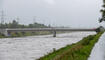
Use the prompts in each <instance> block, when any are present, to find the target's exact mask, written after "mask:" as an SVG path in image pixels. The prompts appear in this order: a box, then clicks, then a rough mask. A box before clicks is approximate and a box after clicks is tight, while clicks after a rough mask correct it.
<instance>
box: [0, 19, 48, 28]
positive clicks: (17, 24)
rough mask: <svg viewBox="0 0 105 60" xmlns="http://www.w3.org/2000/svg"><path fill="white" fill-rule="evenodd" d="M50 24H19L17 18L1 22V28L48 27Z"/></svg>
mask: <svg viewBox="0 0 105 60" xmlns="http://www.w3.org/2000/svg"><path fill="white" fill-rule="evenodd" d="M47 27H48V26H46V25H44V24H39V23H33V24H28V25H24V24H19V23H18V22H17V21H16V20H13V21H12V22H11V23H5V24H2V23H0V28H47Z"/></svg>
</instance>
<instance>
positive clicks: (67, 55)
mask: <svg viewBox="0 0 105 60" xmlns="http://www.w3.org/2000/svg"><path fill="white" fill-rule="evenodd" d="M102 33H103V32H100V33H98V34H96V35H89V36H88V37H85V38H83V39H82V40H81V41H79V42H78V43H75V44H72V45H67V46H66V47H63V48H61V49H59V50H55V49H53V52H51V53H49V54H48V55H45V56H44V57H41V58H40V59H38V60H87V59H88V57H89V55H90V53H91V50H92V48H93V46H94V45H95V43H96V42H97V41H98V39H99V38H100V36H101V35H102Z"/></svg>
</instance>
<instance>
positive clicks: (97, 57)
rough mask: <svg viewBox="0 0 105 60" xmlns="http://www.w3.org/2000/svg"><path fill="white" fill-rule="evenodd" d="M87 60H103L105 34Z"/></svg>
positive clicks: (104, 59) (104, 56)
mask: <svg viewBox="0 0 105 60" xmlns="http://www.w3.org/2000/svg"><path fill="white" fill-rule="evenodd" d="M88 60H105V33H104V34H103V35H102V36H101V37H100V39H99V41H98V42H97V43H96V44H95V46H94V48H93V50H92V52H91V55H90V57H89V59H88Z"/></svg>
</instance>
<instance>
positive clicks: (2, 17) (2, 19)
mask: <svg viewBox="0 0 105 60" xmlns="http://www.w3.org/2000/svg"><path fill="white" fill-rule="evenodd" d="M4 16H5V15H4V11H3V10H2V11H1V28H4V25H3V24H4Z"/></svg>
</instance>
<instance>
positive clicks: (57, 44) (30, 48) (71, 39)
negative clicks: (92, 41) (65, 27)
mask: <svg viewBox="0 0 105 60" xmlns="http://www.w3.org/2000/svg"><path fill="white" fill-rule="evenodd" d="M91 34H95V32H74V33H65V34H57V37H55V38H53V37H52V35H43V36H29V37H19V38H4V39H0V60H35V59H37V58H40V57H41V56H44V55H45V54H47V53H49V52H51V51H52V50H53V48H55V49H60V48H62V47H64V46H66V45H68V44H72V43H76V42H78V41H80V40H81V39H82V38H83V37H86V36H88V35H91Z"/></svg>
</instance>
